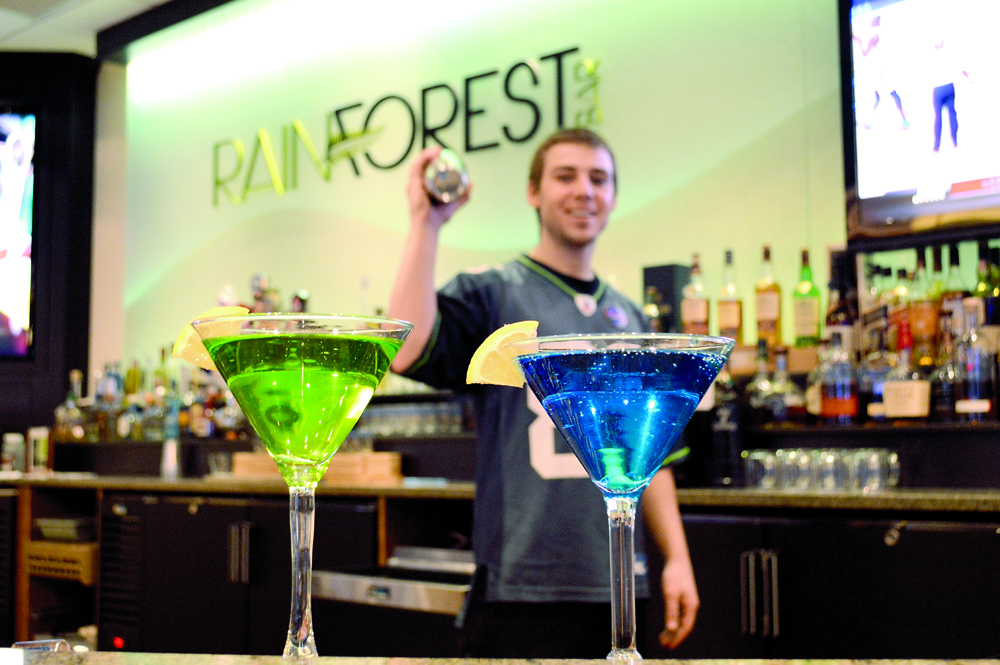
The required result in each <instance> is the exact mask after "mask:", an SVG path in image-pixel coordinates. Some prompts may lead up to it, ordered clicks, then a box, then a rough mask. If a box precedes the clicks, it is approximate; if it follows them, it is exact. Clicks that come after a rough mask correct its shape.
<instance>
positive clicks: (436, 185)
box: [424, 148, 469, 203]
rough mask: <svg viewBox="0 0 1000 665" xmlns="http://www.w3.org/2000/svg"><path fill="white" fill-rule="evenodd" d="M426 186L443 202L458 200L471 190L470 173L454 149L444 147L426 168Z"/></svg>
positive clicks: (436, 198) (435, 197)
mask: <svg viewBox="0 0 1000 665" xmlns="http://www.w3.org/2000/svg"><path fill="white" fill-rule="evenodd" d="M424 188H425V189H426V190H427V192H428V193H429V194H430V195H431V196H432V197H433V198H434V199H435V200H436V201H439V202H441V203H451V202H452V201H456V200H458V199H460V198H462V196H464V195H465V193H466V192H467V191H469V174H468V172H467V171H466V169H465V164H463V163H462V160H461V159H460V158H459V156H458V155H457V154H455V152H454V151H452V150H449V149H448V148H443V149H442V150H441V153H440V154H439V155H438V156H437V157H436V158H435V159H434V161H432V162H431V163H430V164H428V165H427V168H426V169H424Z"/></svg>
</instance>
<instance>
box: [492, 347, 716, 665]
mask: <svg viewBox="0 0 1000 665" xmlns="http://www.w3.org/2000/svg"><path fill="white" fill-rule="evenodd" d="M733 346H734V342H733V340H731V339H726V338H723V337H705V336H697V335H674V334H636V333H632V334H604V335H565V336H553V337H537V338H527V339H520V340H517V341H514V342H509V343H507V344H505V345H504V349H505V350H506V351H507V352H509V353H510V354H511V355H512V356H513V357H514V360H515V361H517V363H518V364H519V365H520V367H521V371H522V372H523V373H524V378H525V379H526V380H527V382H528V386H529V387H530V388H531V390H532V391H533V392H534V393H535V395H537V396H538V399H539V400H540V401H541V403H542V406H543V407H544V408H545V411H546V413H548V414H549V416H550V417H551V418H552V421H553V422H554V423H555V425H556V427H557V428H558V429H559V431H560V432H562V434H563V436H564V437H565V438H566V441H567V442H568V443H569V445H570V447H571V448H572V449H573V452H574V453H575V454H576V456H577V458H579V460H580V462H581V463H582V464H583V466H584V468H585V469H586V470H587V473H588V474H589V475H590V478H591V480H593V481H594V483H595V484H596V485H597V487H598V488H599V489H600V490H601V492H602V493H603V495H604V500H605V505H606V506H607V511H608V525H609V535H610V546H611V612H612V638H611V652H610V653H609V654H608V658H609V659H611V660H616V661H633V660H638V659H639V658H641V656H640V655H639V652H638V651H637V649H636V645H635V574H634V565H635V562H634V543H635V540H634V528H635V508H636V504H637V502H638V500H639V496H640V495H641V494H642V492H643V490H644V489H646V486H647V485H649V482H650V481H651V480H652V478H653V475H654V474H655V473H656V472H657V471H658V470H659V469H660V468H661V466H662V465H663V462H664V461H665V460H666V459H667V457H668V456H669V454H670V453H671V451H672V450H673V449H674V445H675V444H676V442H677V439H678V437H679V436H680V434H681V431H682V430H683V429H684V427H685V425H687V423H688V421H689V420H690V418H691V415H692V414H693V413H694V411H695V408H696V407H697V406H698V402H700V401H701V398H702V396H704V394H705V391H707V390H708V388H709V386H711V385H712V382H713V381H714V380H715V377H716V375H717V374H718V373H719V371H720V370H721V369H722V366H723V365H724V364H725V363H726V360H727V359H728V358H729V354H730V353H731V352H732V350H733Z"/></svg>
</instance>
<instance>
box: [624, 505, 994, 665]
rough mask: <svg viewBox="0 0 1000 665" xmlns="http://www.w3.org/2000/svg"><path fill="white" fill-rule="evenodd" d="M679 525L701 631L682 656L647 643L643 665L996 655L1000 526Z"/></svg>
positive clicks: (843, 520)
mask: <svg viewBox="0 0 1000 665" xmlns="http://www.w3.org/2000/svg"><path fill="white" fill-rule="evenodd" d="M684 522H685V529H686V532H687V537H688V544H689V547H690V550H691V556H692V560H693V564H694V567H695V574H696V578H697V582H698V589H699V595H700V598H701V609H700V611H699V613H698V621H697V624H696V627H695V630H694V632H693V633H692V635H691V637H689V638H688V640H687V641H686V642H685V643H684V644H683V645H681V646H680V647H679V648H678V649H677V650H675V651H672V652H666V651H665V650H662V649H659V647H658V646H657V645H655V644H650V645H649V646H647V647H646V651H644V652H643V655H644V656H646V657H647V658H658V657H668V656H669V657H671V658H792V659H826V658H832V659H841V658H858V659H876V658H888V659H904V658H906V659H945V658H989V657H992V656H994V655H995V654H996V653H998V652H1000V635H998V634H997V632H996V631H995V630H994V627H995V626H997V625H1000V605H998V604H997V602H996V598H997V597H998V596H1000V568H998V566H997V565H996V564H997V562H998V561H1000V535H998V528H1000V525H998V524H992V523H985V522H965V521H959V520H957V519H956V520H954V521H948V520H944V521H942V520H936V519H927V518H925V517H922V516H921V517H917V518H907V519H894V518H892V517H888V518H886V519H881V518H880V519H856V518H854V517H853V516H850V517H841V516H838V517H832V516H817V517H798V516H795V517H781V516H773V517H772V516H765V517H761V516H726V515H714V514H713V515H704V514H687V515H685V517H684ZM654 604H655V603H654ZM652 615H655V612H653V613H651V617H650V621H651V622H653V621H654V620H656V619H657V617H655V616H652ZM660 617H662V614H661V615H660ZM658 620H660V621H662V618H659V619H658ZM651 625H653V626H655V625H656V624H655V623H653V624H651ZM650 632H652V631H650Z"/></svg>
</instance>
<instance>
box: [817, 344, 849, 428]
mask: <svg viewBox="0 0 1000 665" xmlns="http://www.w3.org/2000/svg"><path fill="white" fill-rule="evenodd" d="M820 389H821V394H820V417H821V418H822V419H823V422H825V423H827V424H829V425H849V424H852V423H854V422H855V421H856V419H857V417H858V384H857V379H856V376H855V371H854V366H853V364H852V363H851V358H850V356H848V355H847V352H846V351H845V350H844V347H843V345H842V340H841V338H840V333H833V334H832V335H830V356H829V358H828V359H827V361H826V363H825V366H824V369H823V372H822V374H821V375H820Z"/></svg>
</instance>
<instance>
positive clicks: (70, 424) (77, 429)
mask: <svg viewBox="0 0 1000 665" xmlns="http://www.w3.org/2000/svg"><path fill="white" fill-rule="evenodd" d="M69 385H70V388H69V392H68V393H67V394H66V401H65V402H63V403H62V404H60V405H59V406H57V407H56V410H55V423H54V427H53V428H52V440H53V441H83V440H85V439H86V432H85V429H84V425H85V420H84V418H85V415H84V412H83V410H82V409H80V406H79V405H80V399H81V395H82V390H83V372H81V371H80V370H78V369H74V370H70V373H69Z"/></svg>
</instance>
